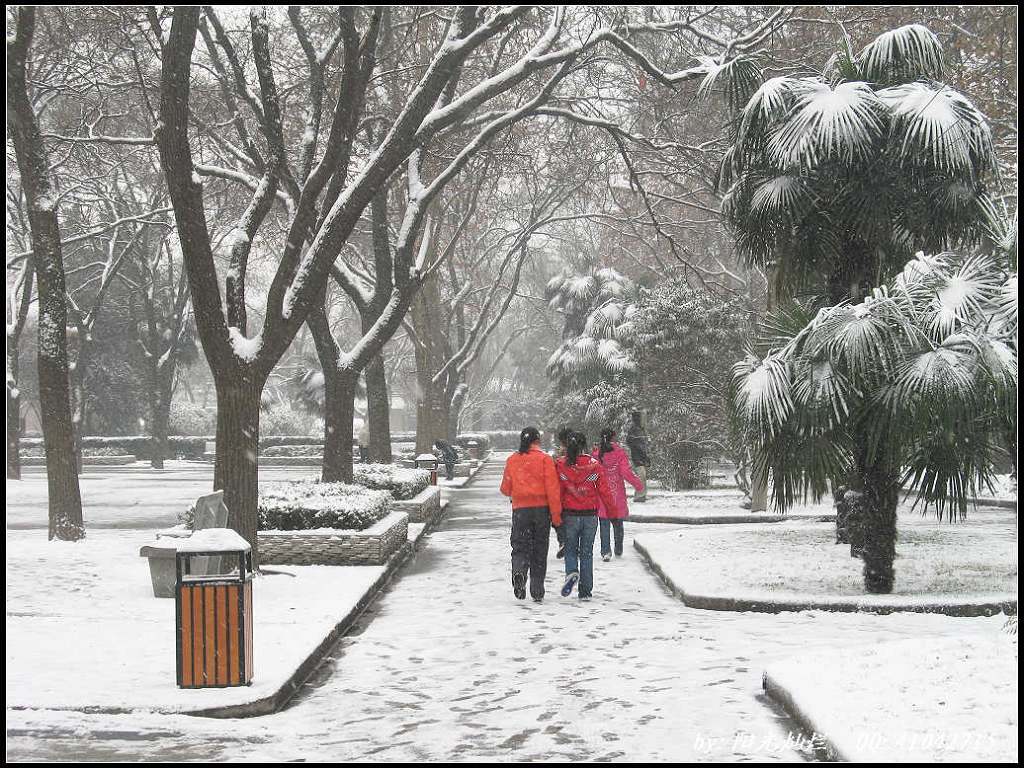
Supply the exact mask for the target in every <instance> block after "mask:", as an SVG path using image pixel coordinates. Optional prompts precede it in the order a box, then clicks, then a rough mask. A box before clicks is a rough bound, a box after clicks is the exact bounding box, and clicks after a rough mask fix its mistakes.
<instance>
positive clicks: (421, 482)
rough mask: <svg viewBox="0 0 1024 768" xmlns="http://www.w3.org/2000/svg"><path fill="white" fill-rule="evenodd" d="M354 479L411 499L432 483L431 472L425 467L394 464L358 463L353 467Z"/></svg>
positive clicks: (402, 498)
mask: <svg viewBox="0 0 1024 768" xmlns="http://www.w3.org/2000/svg"><path fill="white" fill-rule="evenodd" d="M352 476H353V480H355V482H357V483H358V484H359V485H365V486H366V487H367V488H372V489H374V490H379V491H388V492H390V493H391V495H392V496H393V497H394V498H396V499H399V500H405V499H411V498H413V497H414V496H415V495H416V494H418V493H419V492H420V491H422V490H423V489H424V488H426V487H427V486H428V485H429V484H430V473H429V472H428V471H427V470H425V469H406V468H405V467H398V466H395V465H394V464H356V465H354V466H353V467H352Z"/></svg>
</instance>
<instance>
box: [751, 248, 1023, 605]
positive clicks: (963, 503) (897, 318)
mask: <svg viewBox="0 0 1024 768" xmlns="http://www.w3.org/2000/svg"><path fill="white" fill-rule="evenodd" d="M765 328H766V331H767V333H765V336H764V338H763V339H762V340H761V341H762V345H761V351H762V353H763V354H762V356H761V357H758V356H755V355H754V354H753V353H752V354H751V355H750V356H749V357H748V359H747V360H745V361H743V362H741V363H739V364H737V366H736V368H735V370H734V373H735V380H734V387H735V389H734V394H733V397H734V408H735V411H736V413H737V414H738V416H739V417H740V419H741V421H742V422H743V425H744V426H745V427H746V428H747V429H748V431H749V434H751V435H753V436H755V439H756V441H757V446H756V447H757V450H758V452H759V455H760V457H761V460H762V461H763V462H764V463H765V464H766V465H767V467H768V468H770V470H771V472H772V473H773V476H774V479H775V486H774V500H775V503H776V505H777V506H779V507H780V508H782V509H785V508H787V507H789V506H790V505H792V504H793V503H794V502H795V501H796V500H797V499H798V498H800V497H802V496H806V495H808V494H810V495H812V496H814V497H815V498H820V497H821V496H822V495H823V494H824V493H826V491H827V488H828V484H829V482H830V481H832V480H834V479H835V478H837V477H843V476H849V477H852V478H853V481H852V484H851V489H852V491H853V493H854V495H855V497H856V500H857V506H858V508H859V510H860V513H861V514H862V515H863V518H864V519H863V523H864V526H863V529H864V535H865V539H864V542H863V545H864V549H863V558H864V582H865V587H866V588H867V590H868V591H869V592H873V593H888V592H891V591H892V587H893V581H894V573H893V558H894V556H895V542H896V505H897V500H898V494H899V492H900V490H901V489H903V488H910V489H912V490H914V491H916V492H917V494H918V498H919V500H921V501H923V502H924V505H925V507H926V508H927V507H929V506H932V507H934V508H935V509H936V510H937V512H938V514H939V515H940V517H941V516H942V515H943V514H945V515H947V516H952V515H953V514H954V513H956V514H958V515H959V516H961V517H962V516H963V515H964V514H965V513H966V509H967V504H968V500H969V499H970V498H971V497H974V496H976V495H977V491H978V488H979V486H980V485H982V484H990V483H991V478H992V476H993V474H994V472H995V468H994V464H993V462H994V459H995V458H996V457H997V456H998V455H999V454H1000V453H1002V452H1003V449H1002V447H1001V444H1000V440H1001V438H1002V430H1003V429H1010V430H1011V431H1012V432H1014V433H1015V432H1016V428H1017V423H1016V418H1017V417H1016V399H1017V346H1016V338H1017V274H1016V271H1015V269H1014V270H1013V271H1008V270H1007V269H1006V268H1005V266H1004V265H1003V264H1001V263H1000V260H997V259H995V258H992V257H988V256H986V257H971V258H961V257H958V256H954V255H953V254H949V253H944V254H941V255H939V256H934V257H926V256H924V255H923V254H918V256H917V258H915V259H913V260H912V261H910V262H909V263H908V264H907V265H906V266H905V267H904V269H903V271H902V272H901V273H900V274H899V275H898V276H897V277H896V278H895V279H894V280H893V281H891V282H890V283H889V284H888V285H886V286H884V287H882V288H877V289H875V290H873V291H872V292H871V294H870V295H869V296H867V297H866V298H865V299H863V300H862V301H859V302H855V301H844V302H842V303H840V304H839V305H837V306H834V307H828V308H825V309H822V310H820V311H818V312H817V314H815V315H813V317H812V316H810V313H809V311H808V307H807V305H806V304H804V305H802V306H801V305H795V306H793V307H791V308H789V311H787V312H784V313H780V314H778V315H775V316H772V317H771V318H769V322H768V323H767V324H766V326H765Z"/></svg>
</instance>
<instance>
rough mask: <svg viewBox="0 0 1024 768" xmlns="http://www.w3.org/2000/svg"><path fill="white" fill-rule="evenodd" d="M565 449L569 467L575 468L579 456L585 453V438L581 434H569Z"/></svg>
mask: <svg viewBox="0 0 1024 768" xmlns="http://www.w3.org/2000/svg"><path fill="white" fill-rule="evenodd" d="M565 448H566V450H565V456H566V460H567V461H568V462H569V466H575V465H576V460H577V459H578V458H579V457H580V454H581V453H586V452H587V436H586V435H585V434H583V433H582V432H569V434H568V436H567V440H566V446H565Z"/></svg>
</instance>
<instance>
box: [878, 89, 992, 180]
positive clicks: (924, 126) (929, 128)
mask: <svg viewBox="0 0 1024 768" xmlns="http://www.w3.org/2000/svg"><path fill="white" fill-rule="evenodd" d="M878 98H879V99H880V100H881V101H882V102H883V103H884V104H885V105H886V108H887V109H888V111H889V113H890V114H891V115H892V129H891V134H890V139H889V140H890V143H891V145H892V146H893V148H894V149H895V151H896V152H897V153H898V155H899V157H900V158H901V161H902V162H903V163H904V164H907V165H913V166H918V167H921V166H925V167H932V168H938V169H939V170H942V171H947V172H952V173H960V174H964V173H966V174H969V175H970V176H971V177H974V176H976V175H977V174H978V173H979V172H980V171H983V170H985V169H987V168H989V167H991V166H992V164H993V162H994V150H993V146H992V130H991V128H990V127H989V124H988V121H987V120H986V119H985V116H984V115H983V114H981V112H979V111H978V109H977V107H975V106H974V104H972V103H971V101H970V100H969V99H967V98H966V97H965V96H964V95H963V94H961V93H959V92H958V91H956V90H954V89H952V88H950V87H949V86H947V85H942V84H938V83H936V84H932V83H926V82H916V83H907V84H905V85H897V86H893V87H892V88H885V89H883V90H880V91H878Z"/></svg>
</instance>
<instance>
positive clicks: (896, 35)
mask: <svg viewBox="0 0 1024 768" xmlns="http://www.w3.org/2000/svg"><path fill="white" fill-rule="evenodd" d="M858 63H859V65H860V73H861V75H862V76H863V77H864V79H865V80H867V81H869V82H872V83H880V84H885V83H897V82H906V81H908V80H917V79H919V78H930V79H933V80H939V79H941V78H942V76H943V71H944V66H943V61H942V43H940V42H939V38H938V37H937V36H936V35H935V33H934V32H932V31H931V30H930V29H928V27H925V26H923V25H921V24H907V25H906V26H903V27H898V28H897V29H893V30H890V31H888V32H884V33H882V34H881V35H879V36H878V37H876V38H875V39H874V40H873V41H872V42H871V43H869V44H868V45H866V46H865V47H864V49H863V50H861V52H860V56H858Z"/></svg>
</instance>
